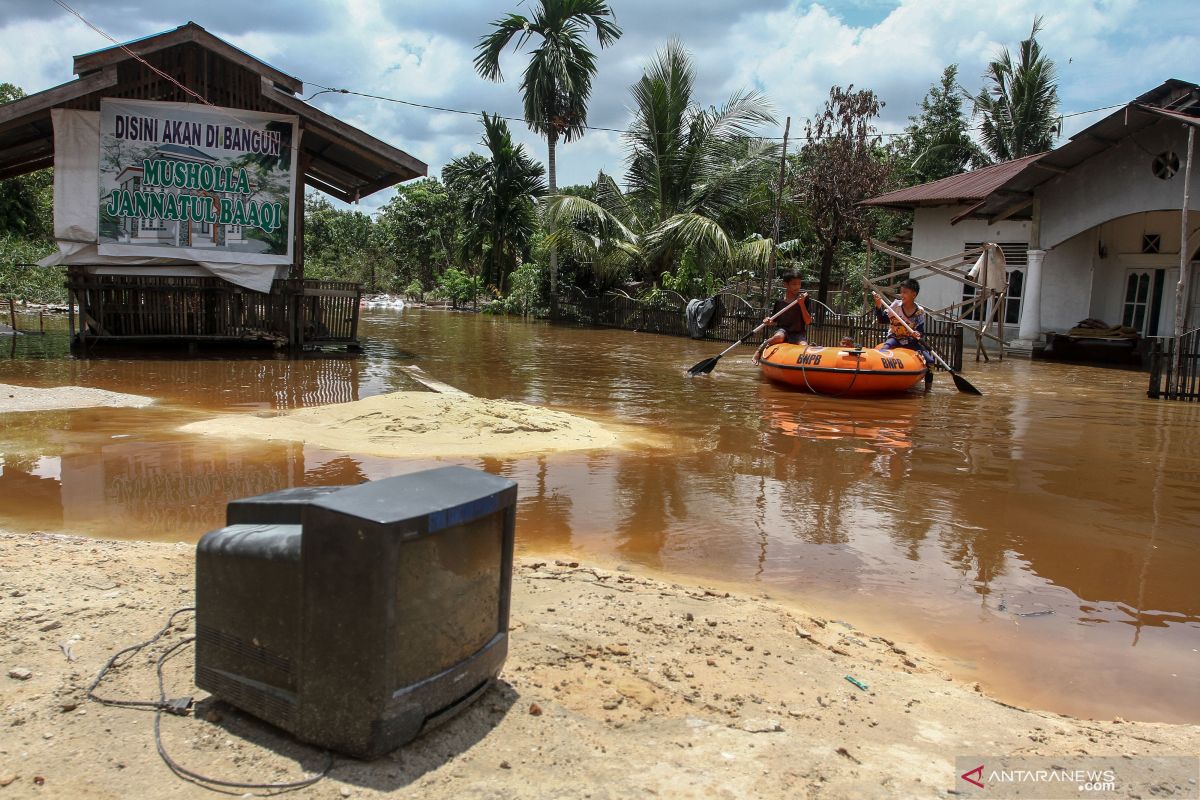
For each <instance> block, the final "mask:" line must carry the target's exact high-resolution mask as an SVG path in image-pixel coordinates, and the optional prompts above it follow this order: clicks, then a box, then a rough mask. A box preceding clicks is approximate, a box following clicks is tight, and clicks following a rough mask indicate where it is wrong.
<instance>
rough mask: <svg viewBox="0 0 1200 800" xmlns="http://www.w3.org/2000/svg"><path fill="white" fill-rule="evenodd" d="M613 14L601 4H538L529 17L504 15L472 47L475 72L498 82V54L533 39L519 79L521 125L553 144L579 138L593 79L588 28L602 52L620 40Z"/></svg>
mask: <svg viewBox="0 0 1200 800" xmlns="http://www.w3.org/2000/svg"><path fill="white" fill-rule="evenodd" d="M612 18H613V13H612V10H611V9H610V8H609V7H608V4H607V3H605V2H603V0H538V2H537V6H536V7H534V8H533V14H532V16H531V17H524V16H522V15H520V14H509V15H508V16H506V17H503V18H502V19H499V20H497V21H495V22H493V23H492V27H493V28H495V30H493V31H492V32H491V33H490V34H488V35H486V36H483V37H482V38H481V39H480V40H479V45H478V46H477V47H476V50H477V51H478V54H477V55H476V56H475V69H476V70H477V71H478V72H479V74H480V75H482V76H483V77H485V78H487V79H489V80H493V81H500V80H503V75H502V74H501V72H500V54H501V53H502V52H504V48H505V47H507V46H508V43H509V42H510V41H512V40H513V39H514V38H515V39H516V45H515V47H516V49H518V50H520V49H521V48H522V47H523V46H524V45H525V44H526V43H528V42H529V41H530V40H531V39H533V37H535V36H536V37H538V39H539V40H540V44H539V45H538V46H537V47H535V48H534V49H533V51H532V52H531V53H530V57H529V65H528V66H527V67H526V68H525V74H524V75H523V76H522V78H521V94H522V95H523V96H524V98H525V121H526V122H527V123H528V124H529V128H530V130H534V131H537V132H538V133H540V134H541V135H542V136H545V137H546V139H547V141H549V142H550V143H551V146H553V143H554V142H555V141H557V140H558V139H562V140H563V141H566V142H569V141H571V140H572V139H574V138H578V137H579V136H582V135H583V132H584V129H585V127H584V126H586V125H587V101H588V97H589V95H590V94H591V91H592V77H593V76H594V75H595V74H596V55H595V53H593V52H592V51H591V50H590V49H588V46H587V45H586V44H584V35H585V34H586V33H587V32H588V30H590V29H594V30H595V32H596V40H597V41H598V42H599V43H600V46H601V47H608V46H609V45H611V44H613V43H614V42H616V41H617V39H619V38H621V29H620V28H619V27H617V25H616V23H615V22H614V21H613V19H612Z"/></svg>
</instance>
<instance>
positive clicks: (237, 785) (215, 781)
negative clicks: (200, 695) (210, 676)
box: [87, 606, 333, 794]
mask: <svg viewBox="0 0 1200 800" xmlns="http://www.w3.org/2000/svg"><path fill="white" fill-rule="evenodd" d="M195 610H196V609H195V608H194V607H191V606H188V607H185V608H181V609H178V610H177V611H175V612H173V613H172V614H171V616H170V617H168V619H167V624H166V625H164V626H163V627H162V628H161V629H160V630H159V631H158V633H156V634H154V636H152V637H150V638H149V639H147V640H146V641H144V642H141V643H139V644H135V645H130V646H129V647H126V648H125V649H124V650H121V651H119V652H117V653H116V654H115V655H113V657H112V658H110V659H109V660H108V662H107V663H106V664H105V665H104V666H103V667H102V668H101V669H100V673H99V674H98V675H97V676H96V679H95V680H94V681H92V684H91V686H89V687H88V689H87V698H88V699H89V700H95V701H96V702H97V703H102V704H104V705H110V706H122V707H132V708H152V709H154V746H155V748H156V749H157V750H158V755H159V757H160V758H162V760H163V763H165V764H166V765H167V768H168V769H170V770H171V772H173V773H175V775H176V776H177V777H179V778H182V779H184V780H186V781H190V782H191V783H194V784H196V785H197V786H200V787H203V788H205V789H208V790H210V791H213V792H220V793H222V794H239V792H232V791H227V789H268V790H271V792H272V794H280V793H282V792H287V791H291V790H293V789H302V788H304V787H305V786H312V785H313V784H314V783H316V782H317V781H320V780H321V779H323V778H324V777H326V776H327V775H328V774H329V770H330V769H331V768H332V767H333V753H331V752H330V751H328V750H326V751H325V766H324V767H322V769H321V771H320V772H319V773H317V774H315V775H312V776H310V777H307V778H302V779H301V780H298V781H289V782H286V783H243V782H240V781H225V780H220V779H219V778H210V777H208V776H206V775H202V774H200V773H199V772H194V771H192V770H190V769H188V768H186V767H184V766H183V765H181V764H180V763H179V762H177V761H176V760H175V759H173V758H171V755H170V754H169V753H168V752H167V749H166V746H165V745H163V742H162V715H163V712H164V711H167V712H170V713H172V714H176V715H179V716H186V715H187V710H188V708H189V707H190V706H191V698H190V697H186V698H179V699H176V700H168V699H167V693H166V680H165V678H164V677H163V665H164V664H166V662H167V659H168V658H170V657H171V656H172V655H173V654H174V653H175V652H176V651H178V650H179V649H180V648H181V647H183V646H184V645H187V644H191V643H193V642H194V641H195V640H196V637H195V636H187V637H184V638H182V639H180V640H179V641H177V642H175V643H174V644H173V645H171V646H170V647H168V648H167V649H166V650H165V651H164V652H163V654H162V655H160V656H159V657H158V661H157V663H156V665H155V672H156V673H157V675H158V699H157V700H125V699H113V698H107V697H100V696H99V695H97V694H96V693H95V690H96V687H97V686H99V685H100V682H101V681H102V680H104V676H105V675H106V674H107V673H108V671H109V670H110V669H112V668H113V667H114V666H120V665H121V664H118V663H117V660H118V659H119V658H120V657H121V656H123V655H125V654H126V653H130V654H133V653H137V652H139V651H141V650H143V649H145V648H146V647H149V646H150V645H152V644H154V643H155V642H157V641H158V640H159V639H161V638H162V637H163V636H164V635H166V633H167V631H168V630H170V629H171V627H172V626H173V625H174V624H175V617H177V616H179V615H180V614H183V613H185V612H188V611H195ZM121 663H122V664H123V663H126V662H121Z"/></svg>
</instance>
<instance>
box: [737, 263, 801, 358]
mask: <svg viewBox="0 0 1200 800" xmlns="http://www.w3.org/2000/svg"><path fill="white" fill-rule="evenodd" d="M801 282H802V281H801V278H800V275H799V274H797V273H795V272H788V273H786V274H785V275H784V276H783V286H784V295H783V299H782V300H776V301H775V303H774V305H772V306H771V314H770V315H768V316H766V317H764V318H763V324H764V325H770V324H772V323H774V324H775V326H776V327H775V331H774V333H772V334H771V336H770V337H768V338H767V340H766V341H764V342H763V343H762V344H760V345H759V346H758V350H756V351H754V358H753V359H751V360H752V361H753V362H754V363H755V364H758V363H759V362H760V361H761V360H762V354H763V350H765V349H767V347H768V346H770V345H773V344H779V343H780V342H783V341H786V342H787V343H788V344H803V343H804V342H805V341H806V339H807V336H808V326H809V325H811V324H812V312H811V311H810V310H809V308H808V292H801V291H800V284H801ZM797 298H799V300H800V302H799V303H796V305H795V306H792V308H789V309H788V310H787V311H786V312H785V313H783V314H780V315H779V316H778V317H777V318H775V319H772V318H771V317H773V316H774V315H775V314H779V312H780V311H782V310H783V309H785V308H787V307H788V305H790V304H791V303H792V302H793V301H795V300H796V299H797Z"/></svg>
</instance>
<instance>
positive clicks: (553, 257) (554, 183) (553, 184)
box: [546, 131, 558, 319]
mask: <svg viewBox="0 0 1200 800" xmlns="http://www.w3.org/2000/svg"><path fill="white" fill-rule="evenodd" d="M557 139H558V134H557V133H556V132H554V131H551V132H550V134H549V135H548V136H547V137H546V143H547V144H548V145H549V159H548V161H547V163H548V166H549V169H548V170H547V172H548V176H549V178H550V194H552V195H553V194H558V173H557V169H556V167H555V163H554V146H555V144H557ZM550 319H558V248H557V247H555V246H554V245H550Z"/></svg>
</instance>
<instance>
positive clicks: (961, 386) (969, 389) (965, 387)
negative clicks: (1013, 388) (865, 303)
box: [871, 291, 983, 397]
mask: <svg viewBox="0 0 1200 800" xmlns="http://www.w3.org/2000/svg"><path fill="white" fill-rule="evenodd" d="M871 294H873V295H874V296H875V297H879V293H878V292H875V291H872V292H871ZM879 302H881V303H883V308H884V310H885V311H887V312H888V313H889V314H891V315H892V318H893V319H895V320H896V321H897V322H899V323H900V324H901V325H903V326H904V327H905V329H906V330H907V331H908V332H909V333H911V334H912V335H913V336H917V332H916V331H914V330H913V329H912V326H911V325H909V324H908V322H906V321H905V319H904V317H902V316H900V315H899V314H897V313H896V311H895V309H893V308H892V307H891V306H890V305H888V303H887V301H886V300H884V299H883V298H882V297H879ZM918 341H919V340H918ZM922 344H924V343H923V342H922ZM925 349H926V350H928V351H929V352H930V353H933V357H934V358H936V359H937V360H938V363H939V364H941V365H942V368H943V369H945V370H946V371H947V372H949V373H950V377H951V378H953V379H954V387H955V388H956V389H958V390H959V391H960V392H964V393H965V394H977V395H979V396H980V397H982V396H983V392H981V391H979V390H978V389H976V388H975V387H974V386H972V385H971V384H970V382H969V381H968V380H967V379H966V378H964V377H963V376H962V375H959V374H958V373H957V372H955V371H954V368H953V367H951V366H950V365H949V364H947V363H946V359H944V358H942V357H941V356H940V355H938V352H937V351H936V350H934V349H933V348H932V347H930V346H929V345H927V344H926V345H925Z"/></svg>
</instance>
